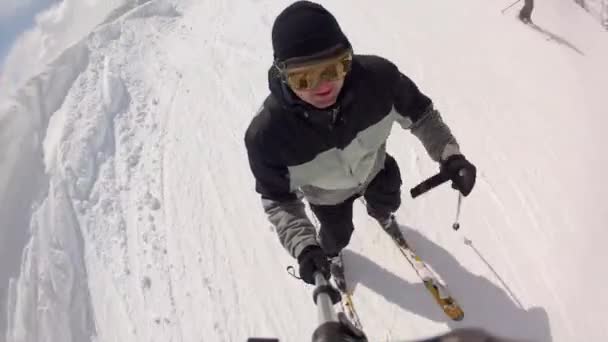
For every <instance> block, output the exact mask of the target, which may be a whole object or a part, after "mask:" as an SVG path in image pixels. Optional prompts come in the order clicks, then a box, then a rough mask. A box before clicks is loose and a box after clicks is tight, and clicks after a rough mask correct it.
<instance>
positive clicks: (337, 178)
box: [245, 1, 476, 286]
mask: <svg viewBox="0 0 608 342" xmlns="http://www.w3.org/2000/svg"><path fill="white" fill-rule="evenodd" d="M272 45H273V50H274V63H273V65H272V67H271V68H270V70H269V73H268V82H269V88H270V95H269V96H268V97H267V98H266V100H265V101H264V103H263V106H262V108H261V109H260V111H259V113H258V114H257V115H256V116H255V117H254V118H253V120H252V121H251V123H250V125H249V127H248V129H247V131H246V134H245V144H246V147H247V153H248V158H249V164H250V168H251V171H252V173H253V175H254V177H255V180H256V191H257V192H258V193H259V194H260V195H261V198H262V205H263V208H264V210H265V212H266V214H267V215H268V218H269V220H270V222H272V224H273V225H274V226H275V228H276V232H277V234H278V237H279V240H280V242H281V243H282V245H283V246H284V247H285V248H286V249H287V251H288V252H289V253H290V254H291V255H292V256H293V257H294V258H296V259H297V260H298V263H299V273H300V276H301V278H302V279H303V280H304V281H305V282H307V283H309V284H313V283H314V273H315V272H316V271H320V272H322V273H323V274H324V275H325V276H326V277H328V278H329V276H330V274H332V275H334V279H335V280H336V282H339V281H340V279H343V268H342V265H341V263H340V261H339V260H341V259H340V258H339V257H338V256H339V253H340V251H341V250H342V249H343V248H344V247H346V246H347V245H348V243H349V241H350V237H351V235H352V233H353V229H354V226H353V217H352V215H353V202H354V200H355V199H357V198H358V197H360V196H363V197H364V199H365V201H366V206H367V212H368V214H369V215H370V216H371V217H373V218H375V219H376V220H377V221H378V223H379V224H380V225H381V226H382V228H383V229H384V230H385V231H386V232H387V233H388V234H390V235H391V237H393V238H394V239H396V240H397V241H401V242H403V243H404V240H403V237H402V235H401V231H400V230H399V226H398V224H397V222H396V220H395V217H394V215H393V213H394V212H395V211H396V210H397V209H398V208H399V206H400V204H401V191H400V188H401V184H402V182H401V174H400V171H399V166H398V165H397V163H396V161H395V159H394V158H393V157H391V156H390V155H389V154H388V153H386V141H387V139H388V136H389V134H390V131H391V127H392V125H393V123H394V122H397V123H399V124H400V125H401V126H402V127H403V128H404V129H407V130H409V131H410V132H411V133H413V134H414V135H415V136H416V137H417V138H418V139H419V140H420V141H421V142H422V144H423V145H424V147H425V149H426V151H427V152H428V154H429V156H430V157H431V158H432V159H433V160H435V161H437V162H439V165H440V168H441V170H443V171H444V172H447V173H448V174H449V175H450V179H451V180H452V184H453V187H454V188H456V189H458V190H459V191H460V192H461V193H462V194H463V195H465V196H467V195H468V194H469V193H470V192H471V190H472V189H473V186H474V184H475V175H476V169H475V166H474V165H473V164H471V163H470V162H469V161H467V159H466V158H465V157H464V156H463V154H462V153H460V150H459V146H458V143H457V141H456V139H455V138H454V137H453V135H452V133H451V131H450V129H449V128H448V126H447V125H446V124H445V123H444V122H443V121H442V119H441V116H440V114H439V112H438V111H437V110H436V109H435V108H434V107H433V103H432V101H431V100H430V99H429V98H428V97H427V96H425V95H424V94H423V93H421V92H420V91H419V89H418V88H417V86H416V85H415V84H414V83H413V82H412V80H410V79H409V78H408V77H407V76H405V75H403V74H402V73H401V72H400V71H399V70H398V68H397V67H396V66H395V65H394V64H392V63H391V62H390V61H388V60H386V59H384V58H381V57H378V56H363V55H356V54H353V50H352V46H351V44H350V42H349V40H348V39H347V37H346V36H345V35H344V33H343V32H342V30H341V28H340V26H339V25H338V23H337V21H336V19H335V18H334V17H333V15H332V14H331V13H329V12H328V11H327V10H326V9H325V8H324V7H322V6H321V5H319V4H316V3H312V2H309V1H297V2H295V3H293V4H292V5H290V6H288V7H287V8H286V9H284V10H283V11H282V12H281V13H280V14H279V15H278V16H277V18H276V20H275V22H274V24H273V27H272ZM302 199H305V200H307V201H308V202H309V204H310V207H311V210H312V211H313V213H314V214H315V216H316V217H317V218H318V220H319V222H320V229H319V233H318V237H317V233H316V231H315V227H314V226H313V224H312V223H311V221H310V220H309V218H308V217H307V215H306V212H305V207H304V204H303V201H302ZM338 286H340V285H339V284H338Z"/></svg>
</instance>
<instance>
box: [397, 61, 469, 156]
mask: <svg viewBox="0 0 608 342" xmlns="http://www.w3.org/2000/svg"><path fill="white" fill-rule="evenodd" d="M396 73H397V76H396V80H395V83H394V86H393V91H394V93H393V96H394V109H395V110H396V111H397V113H399V114H400V119H399V123H400V124H401V127H403V128H404V129H409V130H410V131H411V132H412V134H414V135H415V136H416V137H417V138H418V139H419V140H420V142H422V144H423V145H424V148H425V149H426V151H427V153H428V154H429V156H430V157H431V158H432V159H433V160H434V161H441V160H445V159H447V158H448V157H449V156H451V155H453V154H459V153H460V147H459V146H458V142H457V141H456V138H454V136H453V135H452V132H451V131H450V128H449V127H448V125H447V124H446V123H445V122H444V121H443V119H442V118H441V114H440V113H439V111H438V110H436V109H435V108H434V107H433V102H432V101H431V99H429V98H428V97H427V96H426V95H424V94H423V93H422V92H421V91H420V90H419V89H418V87H417V86H416V84H414V82H412V80H410V79H409V78H408V77H407V76H405V75H403V74H402V73H401V72H399V71H398V70H396Z"/></svg>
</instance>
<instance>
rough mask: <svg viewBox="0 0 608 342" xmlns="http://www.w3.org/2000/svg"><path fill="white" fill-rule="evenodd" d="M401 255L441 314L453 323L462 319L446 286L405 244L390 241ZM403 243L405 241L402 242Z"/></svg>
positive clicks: (459, 307)
mask: <svg viewBox="0 0 608 342" xmlns="http://www.w3.org/2000/svg"><path fill="white" fill-rule="evenodd" d="M392 240H393V242H394V243H395V245H396V246H397V248H399V251H400V252H401V254H402V255H403V256H404V257H405V259H407V261H408V262H409V264H410V265H411V266H412V268H413V269H414V271H416V274H418V276H419V277H420V279H421V280H422V281H423V283H424V286H425V287H426V289H427V290H428V291H429V293H430V294H431V296H433V298H434V299H435V302H437V304H438V305H439V307H440V308H441V309H442V310H443V312H444V313H445V314H446V315H447V316H448V317H450V318H451V319H452V320H454V321H460V320H462V319H463V318H464V311H463V310H462V307H461V306H460V305H459V304H458V303H457V302H456V300H455V299H454V297H452V295H451V294H450V293H449V292H448V289H447V286H446V285H444V284H442V283H441V282H440V281H439V280H438V278H437V277H436V276H435V275H434V274H433V272H432V271H431V270H430V269H429V267H427V265H426V264H425V263H424V261H422V259H421V258H420V257H419V256H418V255H417V254H416V253H415V252H414V250H413V249H412V248H411V247H410V246H409V244H408V243H407V242H405V243H403V242H401V243H400V242H399V241H397V240H395V239H392ZM404 241H405V240H404Z"/></svg>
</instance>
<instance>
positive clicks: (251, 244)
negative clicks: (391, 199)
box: [0, 0, 608, 341]
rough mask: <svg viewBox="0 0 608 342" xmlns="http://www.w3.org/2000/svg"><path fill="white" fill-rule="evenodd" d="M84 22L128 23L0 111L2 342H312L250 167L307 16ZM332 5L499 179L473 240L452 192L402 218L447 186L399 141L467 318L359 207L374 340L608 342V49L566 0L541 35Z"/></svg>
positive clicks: (483, 176) (192, 9) (213, 7)
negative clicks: (297, 19) (253, 144)
mask: <svg viewBox="0 0 608 342" xmlns="http://www.w3.org/2000/svg"><path fill="white" fill-rule="evenodd" d="M86 3H87V4H90V6H91V10H92V11H94V10H95V6H100V7H99V11H102V10H104V11H105V13H110V14H109V15H108V16H107V17H106V19H104V20H103V22H102V24H100V25H98V26H95V27H94V28H93V26H91V25H89V26H86V27H85V26H82V27H81V28H79V29H77V30H75V32H73V33H72V34H73V35H74V37H75V36H78V37H81V38H82V39H81V40H79V41H77V42H76V43H75V44H72V45H69V44H68V45H65V46H63V48H62V49H61V52H59V53H57V56H59V57H58V58H56V59H54V60H53V62H52V63H50V64H49V65H47V66H46V67H44V68H42V69H41V70H42V72H41V73H39V74H36V76H35V77H33V78H31V79H30V80H29V81H28V82H27V83H25V84H24V85H23V86H22V87H19V88H18V89H17V90H16V91H15V92H14V94H12V96H11V97H10V98H6V99H4V100H3V101H2V103H1V105H0V108H1V110H0V158H2V159H1V161H2V168H1V169H0V204H1V205H0V229H1V231H0V234H1V236H2V239H1V240H0V253H1V254H0V260H2V263H1V264H0V274H1V275H2V278H1V279H0V280H1V283H0V284H1V285H0V290H2V292H3V293H4V292H6V293H7V294H6V295H4V294H3V295H2V296H0V298H1V299H2V302H0V307H3V308H4V307H6V308H7V310H6V315H7V320H6V321H7V322H8V325H7V326H6V334H2V335H1V336H3V337H4V336H6V340H7V341H195V340H205V341H236V340H244V339H246V338H247V337H249V336H261V337H268V336H276V337H280V338H281V340H282V341H301V340H308V339H309V338H310V335H311V333H312V331H313V330H314V328H315V326H316V310H315V308H314V306H313V303H312V299H311V294H312V289H311V288H310V287H309V286H307V285H304V284H303V283H301V282H298V281H297V280H295V279H293V278H291V277H290V276H288V275H287V273H286V272H285V267H286V266H288V265H293V264H294V263H295V262H294V260H292V259H291V258H290V257H289V256H288V255H287V253H286V252H285V251H284V250H283V249H282V247H281V246H280V245H279V242H278V239H277V237H276V234H275V233H274V231H273V230H272V228H271V227H270V224H269V223H268V221H267V219H266V217H265V215H264V214H263V211H262V209H261V206H260V203H259V198H258V196H257V194H256V193H255V192H254V190H253V179H252V177H251V174H250V172H249V169H248V166H247V160H246V154H245V150H244V144H243V133H244V130H245V128H246V127H247V125H248V123H249V120H250V119H251V117H252V116H253V115H254V113H255V112H256V111H257V109H258V108H259V105H260V103H261V101H262V100H263V99H264V97H265V96H266V94H267V80H266V72H267V68H268V66H269V63H270V61H271V58H272V52H271V44H270V28H271V25H272V21H273V18H274V17H275V16H276V14H278V12H279V11H280V10H281V9H282V8H283V7H284V6H286V5H287V4H288V3H289V1H276V0H273V1H270V0H257V1H245V0H240V1H236V0H231V1H229V0H227V1H221V2H217V1H193V0H184V1H177V0H150V1H129V2H123V3H122V4H119V3H118V2H116V3H114V4H115V5H116V6H117V7H116V6H115V7H113V8H115V9H114V10H109V7H106V6H107V5H106V4H105V3H104V4H103V5H102V3H103V2H95V1H88V2H86ZM324 4H325V5H326V6H327V8H329V9H330V10H331V11H332V12H334V13H335V15H336V16H337V17H338V20H339V21H340V22H341V24H342V26H343V29H344V31H345V32H346V33H347V34H348V36H349V37H350V39H351V41H352V43H353V45H354V46H355V49H356V50H357V52H360V53H377V54H380V55H382V56H385V57H387V58H389V59H391V60H393V61H394V62H395V63H396V64H397V65H399V66H400V68H401V69H402V70H403V71H404V72H405V73H406V74H408V75H409V76H411V77H412V78H413V79H414V80H415V81H416V82H417V84H419V86H420V88H421V89H422V90H423V91H424V92H425V93H427V94H428V95H430V96H431V97H432V98H433V100H434V101H435V104H436V106H437V108H438V109H439V110H440V111H441V112H442V113H443V116H444V118H445V120H446V121H447V122H448V124H449V125H450V127H452V129H453V131H454V133H455V135H456V136H457V138H458V139H459V141H460V143H461V146H462V149H463V151H464V152H465V153H466V155H467V157H468V158H469V159H470V160H472V161H473V162H474V163H475V164H476V165H477V166H478V169H479V175H478V183H477V186H476V188H475V190H474V192H473V193H472V194H471V196H469V197H467V198H466V199H465V200H464V203H463V208H462V213H461V217H460V223H461V228H460V230H458V231H453V230H452V228H451V225H452V223H453V220H454V218H455V215H456V200H457V195H456V193H454V192H453V191H452V190H451V189H450V188H449V186H443V187H441V188H438V189H436V190H433V191H432V192H430V193H428V194H425V195H424V196H421V197H420V198H418V199H416V200H412V199H408V197H407V196H406V194H407V190H408V189H409V188H410V187H412V186H414V185H416V184H417V183H418V182H420V181H422V180H424V179H425V178H426V177H429V176H431V175H432V174H434V173H435V172H436V165H435V164H434V163H433V162H432V161H431V160H430V158H429V157H428V156H427V155H426V153H425V152H424V149H423V147H422V146H421V144H420V143H419V142H417V141H416V140H415V138H414V137H413V136H411V135H410V134H409V133H407V132H403V131H402V130H401V129H400V128H398V127H396V128H395V129H394V130H393V133H394V134H393V135H392V136H391V138H390V141H389V151H390V152H391V153H392V154H393V155H394V156H395V158H396V159H397V161H398V162H399V164H400V166H401V169H402V174H403V176H404V195H403V200H404V204H403V206H402V207H401V209H400V211H399V212H398V218H399V220H400V222H402V224H403V225H404V229H405V234H406V237H407V238H408V241H411V243H412V245H413V246H414V247H415V248H416V250H417V251H418V252H419V254H420V255H421V256H422V257H423V259H425V260H426V261H427V262H428V263H429V264H430V265H431V266H432V268H433V269H434V270H435V271H436V272H437V273H438V274H439V275H440V277H441V278H442V279H444V280H445V281H446V282H447V283H448V286H449V288H450V291H451V292H452V293H453V294H454V295H455V297H456V298H457V299H458V300H459V301H460V302H461V303H462V305H463V307H464V310H465V319H464V320H463V321H462V322H452V321H449V320H447V319H446V317H445V316H444V315H443V313H442V312H441V311H440V310H438V308H437V307H436V305H435V304H434V303H433V302H432V299H431V298H430V297H429V296H428V295H427V293H426V292H425V290H424V289H423V286H422V284H421V283H420V281H419V280H418V278H417V277H416V275H415V273H414V271H413V270H412V269H411V267H409V266H407V264H406V263H405V261H404V260H403V259H402V257H401V256H400V254H399V252H398V251H397V250H396V249H395V248H394V247H392V243H391V241H390V240H389V238H388V237H387V236H386V235H385V234H384V233H382V232H381V231H380V230H379V228H377V226H376V224H375V222H373V220H372V219H370V218H369V217H367V215H366V213H365V210H364V208H363V206H362V205H361V204H360V203H357V204H356V206H355V219H354V221H355V223H356V227H357V229H356V232H355V234H354V236H353V239H352V242H351V244H350V245H349V247H348V251H347V252H346V255H345V260H346V265H347V276H348V277H349V278H350V279H351V282H352V283H353V286H354V288H355V301H356V306H357V309H358V311H359V314H360V316H361V320H362V322H363V324H364V327H365V331H366V333H367V334H368V336H369V337H370V340H386V339H389V338H390V339H408V340H411V339H416V338H422V337H427V336H431V335H434V334H438V333H442V332H445V331H448V330H450V329H453V328H456V327H465V326H477V327H483V328H486V329H488V330H489V331H490V332H493V333H496V334H499V335H504V336H509V337H513V338H520V339H531V340H536V341H572V340H604V339H606V338H607V337H608V330H607V329H608V328H607V327H606V326H605V324H603V317H604V316H605V315H606V313H607V312H606V308H607V307H608V300H607V299H606V297H605V296H602V290H603V282H605V281H606V276H605V275H604V274H603V272H602V271H601V270H602V269H604V268H605V267H603V261H604V260H606V258H607V257H608V252H606V249H605V248H603V247H604V246H603V245H604V243H603V242H604V240H605V238H608V233H606V230H605V227H606V226H607V223H608V210H606V206H605V205H604V204H603V198H604V194H605V193H606V191H607V190H608V185H607V183H606V182H603V181H602V177H603V176H604V175H605V174H606V172H607V167H608V156H607V155H606V154H605V153H604V148H603V141H602V139H601V137H602V136H603V133H604V132H603V129H604V127H606V125H607V124H608V118H606V115H605V112H606V109H605V108H606V102H605V98H604V96H605V80H606V77H607V76H608V72H607V71H606V68H605V61H606V60H607V57H608V44H607V43H608V36H607V35H606V33H605V32H604V31H603V29H602V28H601V27H600V26H598V25H597V23H596V22H595V21H594V19H593V18H591V17H590V16H589V15H587V14H586V13H585V12H584V11H583V10H582V9H580V8H579V7H578V6H577V5H576V4H575V3H574V2H572V1H570V0H553V1H552V2H551V3H550V4H549V3H542V4H541V3H539V4H538V6H537V9H536V10H535V14H534V20H535V23H536V24H537V27H536V28H533V27H527V26H524V25H522V24H521V23H520V22H518V21H517V20H516V19H515V16H516V13H517V6H516V7H514V8H513V9H512V10H510V11H508V12H507V13H506V14H505V15H501V12H500V11H501V9H502V8H504V7H501V6H500V5H499V4H496V3H491V2H487V1H482V0H466V6H465V5H463V4H462V3H458V4H456V3H454V4H452V3H445V2H439V1H408V2H402V1H387V2H385V3H384V4H383V6H372V7H370V6H369V5H368V4H367V3H366V2H364V1H361V0H358V1H355V0H353V1H349V2H348V3H346V2H340V1H326V2H324ZM118 5H120V6H118ZM64 6H68V7H64V8H63V10H64V11H67V12H65V13H68V12H70V13H71V11H72V10H73V9H74V8H72V7H69V6H70V4H68V3H66V4H64ZM71 6H74V4H73V3H72V4H71ZM362 23H365V24H364V25H362ZM370 28H373V30H370ZM49 34H50V33H49ZM49 37H52V34H50V36H49ZM68 46H69V47H68ZM66 47H68V48H67V49H66ZM23 246H25V248H23ZM9 279H10V281H9ZM5 289H6V290H5ZM0 318H2V317H0ZM0 327H4V326H3V325H0Z"/></svg>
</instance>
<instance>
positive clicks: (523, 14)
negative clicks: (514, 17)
mask: <svg viewBox="0 0 608 342" xmlns="http://www.w3.org/2000/svg"><path fill="white" fill-rule="evenodd" d="M533 10H534V0H524V6H523V7H522V8H521V10H520V11H519V20H521V21H523V22H524V23H526V24H531V23H532V11H533Z"/></svg>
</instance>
